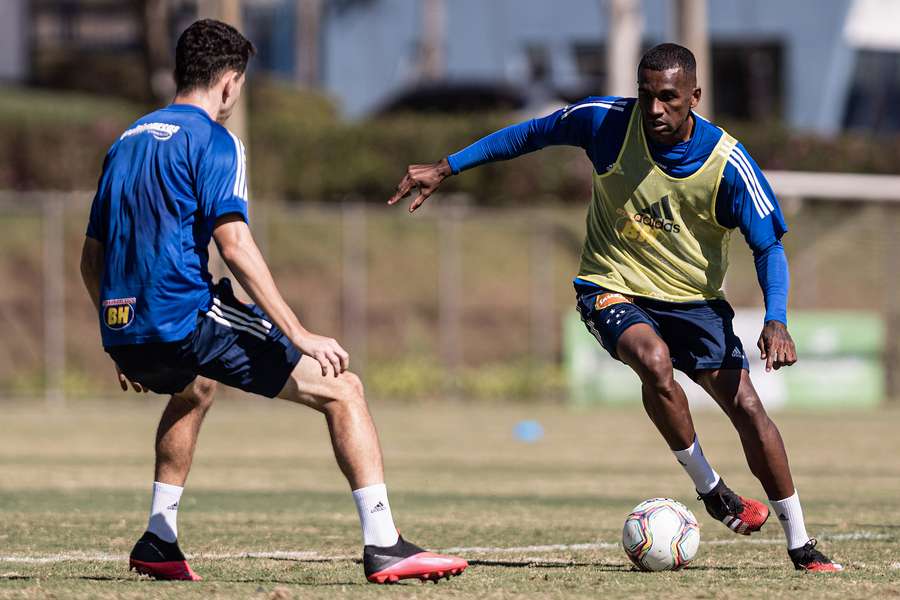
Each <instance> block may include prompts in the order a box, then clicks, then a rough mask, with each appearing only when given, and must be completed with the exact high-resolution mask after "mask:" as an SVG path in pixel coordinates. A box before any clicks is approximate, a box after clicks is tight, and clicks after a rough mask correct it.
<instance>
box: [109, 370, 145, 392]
mask: <svg viewBox="0 0 900 600" xmlns="http://www.w3.org/2000/svg"><path fill="white" fill-rule="evenodd" d="M116 377H118V378H119V386H120V387H121V388H122V391H123V392H127V391H128V384H129V383H130V384H131V387H133V388H134V391H135V392H137V393H138V394H140V393H141V392H143V393H145V394H146V393H147V392H149V391H150V390H149V389H147V388H145V387H144V386H142V385H141V384H139V383H138V382H137V381H129V380H128V378H127V377H125V373H123V372H122V369H120V368H119V365H116Z"/></svg>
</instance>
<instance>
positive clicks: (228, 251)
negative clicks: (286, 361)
mask: <svg viewBox="0 0 900 600" xmlns="http://www.w3.org/2000/svg"><path fill="white" fill-rule="evenodd" d="M213 238H214V239H215V240H216V245H217V246H218V248H219V253H221V255H222V258H223V259H224V260H225V263H226V264H227V265H228V267H229V268H230V269H231V272H232V273H234V276H235V277H236V278H237V280H238V281H239V282H240V284H241V285H242V286H243V288H244V289H245V290H246V291H247V293H248V294H250V297H251V298H252V299H253V301H254V302H255V303H256V304H257V306H259V307H260V308H261V309H262V310H263V312H264V313H266V315H267V316H268V317H269V318H270V319H272V321H273V322H274V323H275V325H276V326H278V328H279V329H281V331H283V332H284V334H285V335H286V336H287V337H288V339H289V340H291V342H292V343H293V344H294V345H295V346H297V348H298V349H299V350H300V351H301V352H303V353H304V354H308V355H309V356H311V357H312V358H314V359H315V360H316V361H318V363H319V365H320V366H321V367H322V375H327V374H328V373H329V372H331V373H332V374H333V375H334V376H335V377H337V376H338V374H339V373H342V372H343V371H346V370H347V367H348V366H349V363H350V355H349V354H347V352H346V351H345V350H344V349H343V348H341V346H340V344H338V343H337V341H336V340H334V339H331V338H328V337H323V336H320V335H316V334H314V333H310V332H309V331H307V330H306V328H304V327H303V325H301V324H300V321H299V319H297V316H296V315H295V314H294V311H292V310H291V308H290V307H289V306H288V305H287V302H285V301H284V298H283V297H282V296H281V293H280V292H279V291H278V288H277V287H275V281H274V280H273V279H272V274H271V272H270V271H269V267H268V265H267V264H266V261H265V260H264V259H263V257H262V254H261V253H260V251H259V248H258V247H257V245H256V242H255V241H254V240H253V236H252V235H251V233H250V228H249V227H248V226H247V223H246V222H245V221H244V219H243V217H242V216H241V215H240V214H236V213H232V214H228V215H224V216H222V217H220V218H219V219H218V220H217V221H216V227H215V229H214V230H213Z"/></svg>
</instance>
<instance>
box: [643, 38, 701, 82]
mask: <svg viewBox="0 0 900 600" xmlns="http://www.w3.org/2000/svg"><path fill="white" fill-rule="evenodd" d="M644 69H649V70H651V71H668V70H669V69H684V72H685V73H690V74H691V75H696V74H697V60H696V59H695V58H694V53H693V52H691V51H690V50H688V49H687V48H685V47H684V46H679V45H678V44H659V45H658V46H653V47H652V48H650V49H649V50H647V52H645V53H644V56H643V57H641V62H640V64H639V65H638V73H640V72H641V71H643V70H644Z"/></svg>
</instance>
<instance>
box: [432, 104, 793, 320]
mask: <svg viewBox="0 0 900 600" xmlns="http://www.w3.org/2000/svg"><path fill="white" fill-rule="evenodd" d="M634 102H636V99H634V98H620V97H616V96H592V97H588V98H585V99H584V100H582V101H580V102H577V103H575V104H572V105H570V106H567V107H565V108H563V109H560V110H558V111H556V112H554V113H552V114H550V115H547V116H546V117H542V118H538V119H531V120H528V121H525V122H523V123H519V124H517V125H512V126H510V127H506V128H504V129H501V130H500V131H497V132H495V133H492V134H491V135H488V136H487V137H485V138H483V139H481V140H479V141H477V142H475V143H474V144H472V145H470V146H468V147H466V148H464V149H462V150H460V151H459V152H456V153H454V154H451V155H450V156H448V157H447V159H448V161H449V163H450V167H451V169H452V170H453V172H454V173H459V172H461V171H464V170H466V169H469V168H472V167H475V166H478V165H481V164H484V163H487V162H492V161H496V160H506V159H510V158H514V157H516V156H520V155H522V154H526V153H528V152H533V151H535V150H539V149H541V148H544V147H546V146H555V145H567V146H577V147H580V148H582V149H584V151H585V153H586V154H587V156H588V158H589V159H590V161H591V163H592V164H593V167H594V169H595V171H596V172H597V173H605V172H606V171H607V170H608V169H609V168H610V167H612V166H613V165H614V164H615V162H616V160H617V158H618V156H619V152H620V150H621V149H622V144H623V143H624V141H625V135H626V131H627V128H628V117H629V115H630V114H631V108H632V106H634ZM722 133H723V132H722V130H721V129H720V128H719V127H717V126H716V125H714V124H712V123H710V122H709V121H707V120H706V119H704V118H703V117H701V116H700V115H698V114H696V113H694V129H693V131H692V133H691V137H690V139H689V140H687V141H685V142H681V143H679V144H675V145H674V146H663V145H659V144H654V143H652V142H651V141H650V140H649V139H648V140H647V142H648V147H649V150H650V153H651V154H652V156H653V159H654V161H655V162H656V163H657V165H659V167H660V168H661V169H662V170H663V171H665V172H666V173H667V174H668V175H670V176H672V177H678V178H684V177H688V176H690V175H692V174H693V173H694V172H696V171H697V170H698V169H699V168H700V167H701V166H702V165H703V164H704V163H705V162H706V159H707V158H708V157H709V155H710V153H711V152H712V151H713V149H714V148H715V147H716V144H717V143H718V141H719V138H720V137H721V136H722ZM715 216H716V220H717V221H718V222H719V224H720V225H722V226H723V227H727V228H734V227H737V228H739V229H740V231H741V233H742V234H743V235H744V238H745V239H746V240H747V244H748V245H749V246H750V248H751V250H752V251H753V255H754V258H755V263H756V270H757V275H758V278H759V282H760V286H761V287H762V289H763V294H764V296H765V301H766V316H765V320H767V321H768V320H776V321H781V322H783V323H786V322H787V314H786V313H787V293H788V269H787V260H786V258H785V256H784V248H783V246H782V245H781V237H782V236H783V235H784V234H785V233H786V232H787V230H788V227H787V224H786V223H785V220H784V216H783V215H782V212H781V207H780V206H779V204H778V201H777V200H776V198H775V194H774V193H773V192H772V189H771V187H770V186H769V183H768V181H766V178H765V176H764V175H763V173H762V171H761V170H760V168H759V166H758V165H757V164H756V162H755V161H754V160H753V159H752V157H751V156H750V154H749V153H748V152H747V150H746V148H744V146H743V145H742V144H740V143H738V144H737V145H735V147H734V149H733V150H732V151H731V154H730V155H729V156H728V163H727V164H726V166H725V170H724V172H723V173H722V181H721V184H720V185H719V190H718V195H717V196H716V199H715Z"/></svg>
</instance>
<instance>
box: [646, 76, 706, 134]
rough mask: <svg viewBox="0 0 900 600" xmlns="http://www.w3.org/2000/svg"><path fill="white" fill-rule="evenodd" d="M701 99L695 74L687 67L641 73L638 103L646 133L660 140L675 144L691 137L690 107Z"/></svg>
mask: <svg viewBox="0 0 900 600" xmlns="http://www.w3.org/2000/svg"><path fill="white" fill-rule="evenodd" d="M699 101H700V88H698V87H697V81H696V77H695V76H693V75H690V74H688V73H685V71H684V69H680V68H676V69H668V70H666V71H652V70H650V69H642V70H641V71H640V73H638V103H639V104H640V107H641V118H642V119H643V123H644V133H646V134H647V137H648V138H650V139H651V140H653V141H654V142H656V143H658V144H667V145H673V144H677V143H678V142H683V141H685V140H687V139H689V138H690V135H691V127H692V122H691V119H690V115H691V109H692V108H694V107H695V106H697V103H698V102H699Z"/></svg>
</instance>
